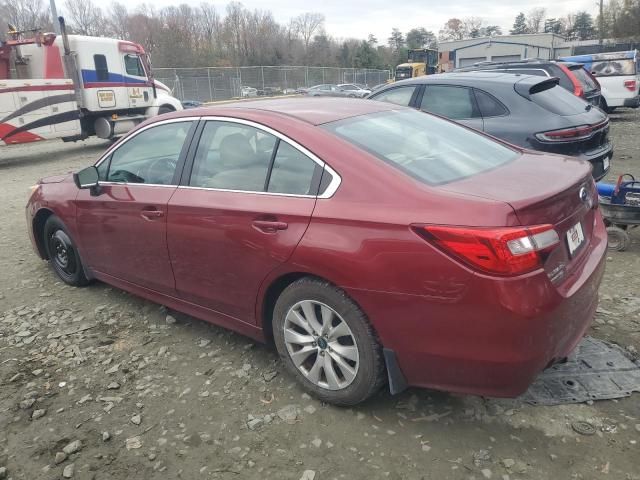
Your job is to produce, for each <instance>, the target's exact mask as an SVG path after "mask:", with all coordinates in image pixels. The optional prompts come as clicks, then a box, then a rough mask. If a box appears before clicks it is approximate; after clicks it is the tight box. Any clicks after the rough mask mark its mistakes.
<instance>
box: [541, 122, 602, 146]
mask: <svg viewBox="0 0 640 480" xmlns="http://www.w3.org/2000/svg"><path fill="white" fill-rule="evenodd" d="M606 126H607V121H604V122H602V123H598V124H597V125H578V126H577V127H571V128H563V129H561V130H550V131H548V132H541V133H536V138H537V139H538V140H540V141H541V142H567V141H574V140H585V139H587V138H589V137H590V136H591V135H592V134H593V132H595V131H596V130H600V129H601V128H605V127H606Z"/></svg>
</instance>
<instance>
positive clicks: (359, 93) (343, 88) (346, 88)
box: [338, 83, 371, 98]
mask: <svg viewBox="0 0 640 480" xmlns="http://www.w3.org/2000/svg"><path fill="white" fill-rule="evenodd" d="M338 91H339V92H340V93H342V96H344V97H352V98H353V97H357V98H364V97H366V96H367V95H369V94H370V93H371V90H369V89H368V88H365V87H363V86H361V85H356V84H354V83H343V84H341V85H338Z"/></svg>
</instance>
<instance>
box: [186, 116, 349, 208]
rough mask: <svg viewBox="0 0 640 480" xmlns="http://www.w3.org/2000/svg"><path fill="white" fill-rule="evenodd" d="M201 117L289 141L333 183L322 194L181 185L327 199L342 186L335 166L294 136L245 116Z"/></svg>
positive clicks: (223, 190)
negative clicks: (246, 118) (253, 129)
mask: <svg viewBox="0 0 640 480" xmlns="http://www.w3.org/2000/svg"><path fill="white" fill-rule="evenodd" d="M200 119H201V120H202V121H205V122H208V121H219V122H228V123H238V124H241V125H246V126H249V127H253V128H256V129H258V130H262V131H263V132H266V133H269V134H271V135H273V136H274V137H276V138H278V139H279V140H281V141H283V142H286V143H288V144H289V145H290V146H292V147H293V148H295V149H296V150H298V151H299V152H300V153H302V154H303V155H305V156H306V157H309V158H310V159H311V160H312V161H314V162H315V163H316V164H317V165H319V166H320V167H322V168H324V169H325V170H326V171H327V172H329V174H331V176H332V180H331V183H329V185H328V186H327V188H326V190H325V191H324V192H323V193H322V194H321V195H298V194H294V193H277V192H256V191H253V190H233V189H224V188H209V187H192V186H190V185H181V186H184V187H189V188H196V189H199V190H216V191H220V192H236V193H255V194H266V195H279V196H286V197H303V198H304V197H309V198H320V199H326V198H331V197H332V196H333V194H334V193H335V192H336V190H337V189H338V187H339V186H340V183H342V178H341V177H340V175H338V173H337V172H336V171H335V170H334V169H333V168H331V167H330V166H329V165H327V163H326V162H325V161H324V160H321V159H320V158H319V157H318V156H317V155H316V154H314V153H313V152H311V151H310V150H308V149H307V148H306V147H304V146H302V145H300V144H299V143H298V142H296V141H295V140H293V139H292V138H290V137H288V136H286V135H284V134H283V133H280V132H278V131H277V130H274V129H273V128H271V127H267V126H266V125H263V124H261V123H257V122H254V121H252V120H245V119H243V118H234V117H221V116H213V115H212V116H203V117H201V118H200Z"/></svg>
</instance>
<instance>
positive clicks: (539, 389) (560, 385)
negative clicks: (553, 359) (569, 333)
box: [520, 337, 640, 405]
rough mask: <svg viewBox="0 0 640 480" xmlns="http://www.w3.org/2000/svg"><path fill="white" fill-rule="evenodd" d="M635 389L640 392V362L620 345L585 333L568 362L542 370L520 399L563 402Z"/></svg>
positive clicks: (618, 395) (603, 397) (613, 395)
mask: <svg viewBox="0 0 640 480" xmlns="http://www.w3.org/2000/svg"><path fill="white" fill-rule="evenodd" d="M633 392H640V365H638V364H637V363H635V362H633V361H632V360H631V359H629V358H628V356H627V355H626V354H625V353H624V351H623V350H622V349H621V348H620V347H618V346H616V345H612V344H608V343H606V342H604V341H602V340H598V339H595V338H592V337H585V338H584V339H583V340H582V342H580V344H579V345H578V347H577V348H576V350H575V352H574V353H573V354H572V356H571V357H570V358H569V360H568V361H567V362H566V363H562V364H558V365H554V366H553V367H550V368H548V369H547V370H545V371H544V372H542V373H541V374H540V375H539V376H538V378H537V379H536V381H535V382H534V383H533V384H532V385H531V387H529V390H527V392H526V393H525V394H524V395H522V396H521V397H520V400H522V401H523V402H527V403H531V404H533V405H561V404H566V403H582V402H586V401H588V400H606V399H612V398H621V397H628V396H629V395H631V394H632V393H633Z"/></svg>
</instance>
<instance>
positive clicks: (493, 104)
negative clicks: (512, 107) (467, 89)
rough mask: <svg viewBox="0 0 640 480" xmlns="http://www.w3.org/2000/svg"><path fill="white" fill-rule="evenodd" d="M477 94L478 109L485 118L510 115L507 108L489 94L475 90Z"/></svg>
mask: <svg viewBox="0 0 640 480" xmlns="http://www.w3.org/2000/svg"><path fill="white" fill-rule="evenodd" d="M475 94H476V101H477V102H478V108H479V109H480V113H481V114H482V116H483V117H485V118H487V117H501V116H502V115H507V114H508V113H509V111H508V110H507V107H505V106H504V105H503V104H502V103H500V102H499V101H498V100H496V99H495V98H494V97H493V96H491V95H489V94H488V93H486V92H484V91H482V90H478V89H475Z"/></svg>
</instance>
